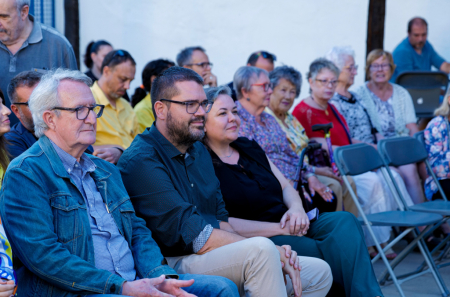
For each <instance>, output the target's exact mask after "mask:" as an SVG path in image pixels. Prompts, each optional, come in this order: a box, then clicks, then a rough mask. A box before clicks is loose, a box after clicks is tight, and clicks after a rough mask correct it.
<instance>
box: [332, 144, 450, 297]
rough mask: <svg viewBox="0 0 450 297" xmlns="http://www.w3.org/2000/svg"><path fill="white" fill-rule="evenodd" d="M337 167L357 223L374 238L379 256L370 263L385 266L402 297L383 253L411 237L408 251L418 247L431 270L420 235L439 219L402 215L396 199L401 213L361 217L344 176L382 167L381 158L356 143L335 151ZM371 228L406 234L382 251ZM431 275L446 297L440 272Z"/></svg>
mask: <svg viewBox="0 0 450 297" xmlns="http://www.w3.org/2000/svg"><path fill="white" fill-rule="evenodd" d="M334 156H335V161H336V165H337V167H338V169H339V172H340V173H341V176H342V178H343V180H344V183H345V185H346V186H347V188H348V190H349V191H350V195H351V197H352V199H353V201H354V202H355V205H356V207H357V208H358V211H359V214H360V216H361V218H360V221H361V224H363V225H365V226H366V227H367V231H368V232H369V234H370V236H371V237H372V238H373V240H374V242H375V246H376V248H377V250H378V256H377V257H375V258H374V259H373V260H372V263H374V262H375V261H377V260H378V259H379V258H381V259H382V261H383V263H384V264H385V266H386V268H387V271H388V273H389V275H390V276H391V278H392V281H393V282H394V284H395V286H396V287H397V290H398V292H399V293H400V295H401V296H402V297H403V296H405V294H404V293H403V290H402V288H401V286H400V284H401V283H403V282H405V281H406V279H404V280H399V279H397V277H396V275H395V273H394V271H393V268H392V267H391V265H390V263H389V261H388V259H387V258H386V255H385V252H386V251H387V250H388V249H389V248H391V247H392V246H393V245H394V244H395V243H397V242H398V241H400V240H401V239H402V238H404V237H405V236H406V235H407V234H409V233H411V234H412V236H413V237H414V240H413V241H412V242H411V243H409V244H408V246H407V248H408V247H411V249H412V248H414V247H416V246H418V247H419V249H420V252H421V253H422V255H423V256H424V259H425V261H426V262H427V264H428V266H429V267H434V266H433V263H431V262H433V261H432V260H430V256H429V255H428V254H427V251H428V250H426V246H425V243H424V241H423V235H424V234H425V233H426V232H427V231H428V230H429V229H431V227H432V226H434V225H435V224H436V223H438V222H440V221H441V220H442V216H441V215H438V214H428V213H421V212H413V211H404V210H403V207H402V203H401V201H398V197H397V196H395V194H394V197H395V198H396V201H397V203H398V204H399V208H400V210H398V211H386V212H381V213H375V214H369V215H366V214H364V211H363V209H362V207H361V204H360V203H359V200H358V197H357V196H356V194H355V192H354V191H353V189H352V187H351V186H350V183H349V181H348V179H347V177H346V176H347V175H358V174H362V173H366V172H368V171H372V170H377V169H380V168H382V167H383V165H384V164H383V161H382V160H381V157H380V155H379V154H378V152H377V151H376V149H375V148H373V147H372V146H370V145H367V144H364V143H358V144H353V145H347V146H342V147H339V148H337V149H335V151H334ZM383 176H384V178H386V176H385V173H384V172H383ZM373 226H391V227H406V230H405V231H403V232H402V233H401V234H400V235H398V236H397V237H396V238H395V239H394V240H393V241H392V242H391V243H390V244H388V245H387V246H386V247H385V248H384V249H383V248H382V247H381V246H380V243H379V242H378V241H377V238H376V237H375V234H374V232H373V230H372V227H373ZM419 226H428V227H427V228H426V229H425V230H424V231H423V232H421V233H416V231H415V228H416V227H419ZM430 272H431V273H432V274H433V277H434V279H435V280H436V284H437V285H438V288H439V290H440V292H441V293H442V296H447V295H448V293H447V292H446V289H444V287H443V286H442V284H441V279H440V278H439V276H438V275H439V272H438V271H437V269H430Z"/></svg>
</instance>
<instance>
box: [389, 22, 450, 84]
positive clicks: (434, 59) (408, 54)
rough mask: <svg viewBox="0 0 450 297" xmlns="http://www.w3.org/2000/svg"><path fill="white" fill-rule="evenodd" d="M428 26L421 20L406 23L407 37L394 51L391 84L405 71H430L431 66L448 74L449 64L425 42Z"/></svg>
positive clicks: (449, 70) (449, 71)
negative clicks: (394, 66) (393, 68)
mask: <svg viewBox="0 0 450 297" xmlns="http://www.w3.org/2000/svg"><path fill="white" fill-rule="evenodd" d="M427 34H428V24H427V22H426V21H425V20H424V19H423V18H419V17H416V18H413V19H412V20H410V21H409V23H408V37H407V38H405V39H404V40H403V41H402V42H401V43H400V44H399V45H398V46H397V47H396V48H395V50H394V53H393V56H394V63H395V65H396V66H397V67H396V69H395V71H394V75H393V76H392V78H391V82H395V80H396V79H397V76H398V75H399V74H400V73H402V72H405V71H430V70H431V66H434V67H436V68H437V69H439V70H440V71H443V72H445V73H450V63H448V62H446V61H445V60H444V59H443V58H442V57H441V56H439V55H438V53H436V51H435V50H434V48H433V46H432V45H431V44H430V43H429V42H428V41H427Z"/></svg>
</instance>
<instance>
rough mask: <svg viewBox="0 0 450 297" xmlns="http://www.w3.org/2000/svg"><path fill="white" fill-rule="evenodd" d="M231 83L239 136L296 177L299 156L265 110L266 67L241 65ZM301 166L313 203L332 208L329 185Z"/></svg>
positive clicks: (291, 177)
mask: <svg viewBox="0 0 450 297" xmlns="http://www.w3.org/2000/svg"><path fill="white" fill-rule="evenodd" d="M233 84H234V87H235V89H236V94H237V98H238V100H237V101H236V106H237V112H238V114H239V117H240V118H241V127H240V129H239V136H241V137H246V138H248V139H250V140H255V141H256V142H257V143H258V144H259V145H260V146H261V147H262V148H263V150H264V151H265V152H266V154H267V156H268V157H269V159H270V160H271V161H272V162H273V163H274V164H275V165H276V166H277V167H278V169H280V171H281V172H282V173H283V175H284V176H285V177H286V178H287V179H288V180H289V181H291V183H293V182H294V181H297V180H298V178H299V177H298V176H297V175H296V171H297V164H298V161H299V156H298V155H297V153H296V152H295V151H294V150H293V149H292V148H291V145H290V144H289V141H288V140H287V137H286V133H284V132H283V130H282V129H281V127H280V126H279V125H278V123H277V121H276V120H275V118H274V117H273V116H271V115H270V114H268V113H267V112H265V109H266V107H267V106H268V105H269V101H270V96H271V94H272V87H271V83H270V79H269V75H268V73H267V71H266V70H264V69H260V68H257V67H253V66H243V67H241V68H239V69H238V70H237V71H236V73H235V75H234V80H233ZM304 170H305V171H306V172H305V173H304V174H303V176H302V177H303V178H304V182H305V183H306V182H307V183H308V186H307V187H306V191H310V193H311V195H312V196H315V194H317V195H318V196H317V197H314V198H316V199H314V201H312V202H313V206H314V207H318V208H319V209H320V211H321V212H324V211H335V210H336V205H337V201H336V199H334V196H333V192H332V191H331V189H330V188H329V187H327V186H325V185H324V184H322V183H321V182H320V181H319V180H318V179H317V177H316V176H315V175H314V172H313V168H312V167H311V166H309V165H306V166H305V168H304ZM319 196H320V197H319ZM308 197H309V195H308Z"/></svg>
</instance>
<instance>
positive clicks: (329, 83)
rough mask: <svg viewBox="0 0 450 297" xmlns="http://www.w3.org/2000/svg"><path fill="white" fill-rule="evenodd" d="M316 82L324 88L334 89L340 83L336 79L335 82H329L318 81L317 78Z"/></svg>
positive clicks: (325, 80)
mask: <svg viewBox="0 0 450 297" xmlns="http://www.w3.org/2000/svg"><path fill="white" fill-rule="evenodd" d="M316 81H317V82H318V83H319V84H320V85H321V86H322V87H325V86H329V85H331V86H332V87H334V86H336V85H337V83H338V81H337V80H336V79H334V80H327V79H318V78H316Z"/></svg>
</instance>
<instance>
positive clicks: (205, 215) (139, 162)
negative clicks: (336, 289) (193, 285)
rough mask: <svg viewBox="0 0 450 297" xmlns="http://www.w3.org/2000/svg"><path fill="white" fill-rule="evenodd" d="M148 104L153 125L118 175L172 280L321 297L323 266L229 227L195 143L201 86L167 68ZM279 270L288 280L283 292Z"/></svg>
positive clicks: (207, 160) (326, 281)
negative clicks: (209, 277) (179, 276)
mask: <svg viewBox="0 0 450 297" xmlns="http://www.w3.org/2000/svg"><path fill="white" fill-rule="evenodd" d="M151 98H152V103H153V109H154V114H155V115H156V121H155V123H154V124H153V126H152V127H151V128H150V129H146V130H145V131H144V132H143V133H142V134H139V135H138V136H137V137H136V139H135V140H134V141H133V143H132V145H131V146H130V148H129V149H127V150H126V151H125V152H124V154H123V155H122V157H121V158H120V161H119V163H118V167H119V169H120V171H121V173H122V179H123V181H124V185H125V187H126V189H127V191H128V193H129V195H130V197H131V199H132V202H133V205H134V206H135V209H136V213H137V215H138V216H139V217H142V218H143V219H145V221H146V222H147V226H148V227H149V228H150V229H151V230H152V233H153V238H154V239H155V241H156V242H157V243H158V244H159V246H160V247H161V251H162V253H163V255H164V256H165V257H166V259H167V261H168V263H169V266H170V267H172V268H174V269H175V270H176V271H177V272H178V273H196V274H214V275H221V276H225V277H227V278H228V279H230V280H232V281H233V282H234V283H235V284H237V286H238V288H239V292H240V294H241V296H262V295H264V296H277V297H278V296H287V295H286V290H287V291H288V292H287V293H288V294H289V296H291V293H294V292H295V296H299V295H300V293H301V291H302V290H303V295H302V296H325V295H326V294H327V292H328V290H329V288H330V286H331V281H332V280H331V278H332V277H331V272H330V268H329V266H328V265H327V264H326V263H325V262H324V261H322V260H319V259H315V258H309V257H297V253H296V252H295V251H291V249H290V246H283V247H275V245H274V244H273V243H272V242H271V241H270V240H268V239H266V238H262V237H258V238H251V239H246V238H245V237H243V236H240V235H238V234H237V233H236V231H235V230H234V229H233V228H232V227H231V226H230V224H229V223H228V213H227V211H226V209H225V204H224V202H223V200H222V194H221V191H220V186H219V181H218V180H217V178H216V176H215V174H214V168H213V165H212V162H211V157H210V155H209V153H208V151H207V150H206V148H205V147H204V146H203V144H201V143H200V142H199V141H200V140H202V139H203V136H204V121H205V114H206V113H207V112H209V110H210V109H211V106H212V102H210V101H208V100H207V99H206V95H205V91H204V89H203V80H202V78H201V77H200V76H199V75H198V74H197V73H195V72H194V71H192V70H190V69H185V68H182V67H171V68H169V69H167V70H166V71H164V72H163V73H162V74H160V75H159V76H158V77H157V78H156V79H155V80H154V81H153V84H152V89H151ZM287 254H289V255H290V257H287ZM280 260H281V261H282V263H283V264H282V265H280ZM299 263H300V265H301V267H303V268H302V270H301V277H302V279H301V283H300V273H299V271H298V268H299V266H298V265H299ZM282 267H283V272H284V273H285V274H288V276H289V277H290V279H291V281H289V282H288V285H289V287H288V289H286V287H285V283H284V281H283V276H282V273H281V270H280V268H282ZM291 283H292V285H291ZM292 287H293V288H292Z"/></svg>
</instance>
